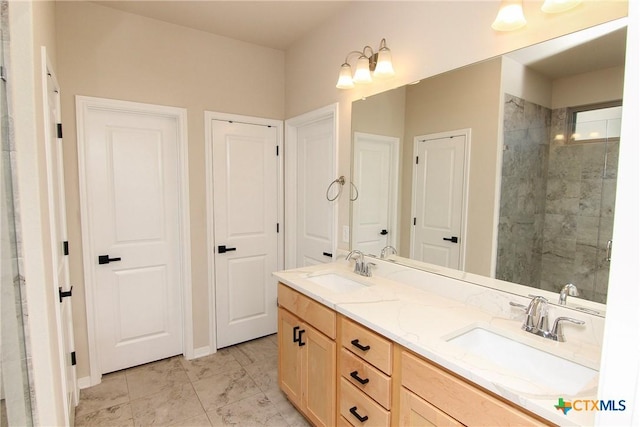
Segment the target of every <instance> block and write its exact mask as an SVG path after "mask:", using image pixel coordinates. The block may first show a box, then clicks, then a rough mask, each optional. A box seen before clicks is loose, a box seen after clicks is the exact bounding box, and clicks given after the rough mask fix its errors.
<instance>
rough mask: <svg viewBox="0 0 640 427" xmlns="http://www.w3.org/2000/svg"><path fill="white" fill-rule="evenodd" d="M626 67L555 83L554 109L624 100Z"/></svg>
mask: <svg viewBox="0 0 640 427" xmlns="http://www.w3.org/2000/svg"><path fill="white" fill-rule="evenodd" d="M623 86H624V67H614V68H605V69H603V70H597V71H593V72H590V73H584V74H578V75H575V76H570V77H566V78H561V79H556V80H554V81H553V89H552V90H553V95H552V108H561V107H576V106H579V105H588V104H596V103H598V102H606V101H615V100H618V99H622V94H623V91H624V90H623Z"/></svg>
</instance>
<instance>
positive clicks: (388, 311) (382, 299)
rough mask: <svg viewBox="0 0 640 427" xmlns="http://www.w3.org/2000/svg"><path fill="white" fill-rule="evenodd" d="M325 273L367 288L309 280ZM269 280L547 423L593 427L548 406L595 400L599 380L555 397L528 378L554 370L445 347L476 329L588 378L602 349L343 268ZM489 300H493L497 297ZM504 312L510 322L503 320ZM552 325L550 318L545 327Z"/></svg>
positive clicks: (579, 415)
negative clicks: (582, 370)
mask: <svg viewBox="0 0 640 427" xmlns="http://www.w3.org/2000/svg"><path fill="white" fill-rule="evenodd" d="M327 273H337V274H339V275H340V276H342V277H347V278H350V279H352V280H355V281H357V282H360V283H362V284H365V285H368V286H363V287H361V288H359V289H355V290H350V291H347V292H336V291H333V290H330V289H328V288H327V287H325V286H322V285H319V284H316V283H314V282H313V281H312V280H310V278H311V277H313V276H318V275H321V274H327ZM409 274H411V273H410V272H409ZM422 274H425V275H427V276H425V278H426V280H433V281H436V282H437V281H438V280H439V278H438V277H437V276H436V275H430V273H426V272H423V273H422ZM274 276H275V277H276V278H278V280H279V281H281V282H282V283H284V284H286V285H288V286H290V287H292V288H293V289H295V290H297V291H299V292H301V293H303V294H304V295H306V296H308V297H310V298H312V299H314V300H316V301H318V302H320V303H322V304H324V305H325V306H327V307H329V308H331V309H333V310H335V311H337V312H338V313H341V314H343V315H345V316H346V317H349V318H351V319H353V320H355V321H357V322H359V323H361V324H363V325H365V326H367V327H368V328H370V329H372V330H374V331H376V332H378V333H379V334H381V335H383V336H385V337H387V338H389V339H391V340H392V341H394V342H396V343H398V344H400V345H402V346H404V347H406V348H408V349H410V350H412V351H414V352H416V353H417V354H420V355H421V356H423V357H425V358H427V359H429V360H431V361H433V362H435V363H437V364H439V365H441V366H443V367H445V368H447V369H449V370H450V371H452V372H455V373H456V374H458V375H460V376H462V377H464V378H466V379H468V380H469V381H471V382H473V383H475V384H477V385H479V386H481V387H483V388H485V389H487V390H490V391H492V392H493V393H496V394H498V395H500V396H502V397H504V398H505V399H507V400H509V401H511V402H513V403H515V404H517V405H519V406H521V407H523V408H526V409H528V410H529V411H531V412H533V413H535V414H538V415H540V416H541V417H543V418H545V419H547V420H549V421H551V422H552V423H555V424H559V425H578V426H587V425H593V423H594V418H595V415H594V412H590V411H575V410H570V411H569V412H568V413H567V414H566V415H565V414H563V413H562V412H561V411H559V410H557V409H556V408H555V407H554V405H556V404H557V403H558V398H560V397H562V398H564V400H565V401H573V400H583V399H584V400H594V399H597V397H596V395H597V385H598V375H595V377H594V378H593V379H592V380H590V381H588V382H586V383H585V384H584V385H581V387H580V390H579V391H577V392H575V393H572V394H568V393H566V392H564V394H563V392H562V391H561V390H556V389H554V388H553V387H550V386H545V385H543V384H540V383H536V381H534V380H532V379H531V378H532V377H531V372H532V371H537V372H538V374H539V375H543V376H544V375H549V376H550V378H552V377H553V376H554V375H556V374H557V373H556V372H553V370H549V371H547V369H548V367H545V366H540V367H538V368H537V369H532V368H531V367H529V368H526V366H525V364H523V369H521V370H514V369H509V368H505V367H504V366H503V365H501V364H497V363H494V362H492V361H491V360H489V359H488V358H484V357H479V356H476V355H474V354H471V353H469V352H467V351H465V349H464V348H462V347H460V346H458V345H455V344H452V343H450V342H447V340H449V339H451V338H453V337H456V336H458V335H461V334H462V333H464V332H465V331H468V330H471V329H473V328H475V327H481V328H483V329H488V330H490V331H492V332H494V333H497V334H499V335H502V336H504V337H508V338H511V339H514V340H516V341H518V342H520V343H523V344H526V345H528V346H530V347H534V348H537V349H540V350H542V351H545V352H546V353H551V354H554V355H557V356H560V357H562V358H565V359H568V360H572V361H574V362H577V363H579V364H581V365H583V366H586V367H588V368H591V369H594V370H598V369H599V363H600V347H599V346H597V345H593V344H590V343H588V342H587V343H585V342H580V341H579V340H576V339H574V336H575V335H572V336H571V338H572V339H569V338H568V339H567V342H563V343H560V342H554V341H551V340H548V339H544V338H541V337H538V336H535V335H533V334H530V333H527V332H524V331H522V330H521V329H520V326H521V324H522V319H523V316H524V314H523V313H521V312H518V310H517V309H513V308H505V307H501V310H503V312H498V313H496V312H492V311H491V310H490V309H484V308H483V307H478V306H477V305H470V304H468V303H466V302H465V301H460V300H457V299H454V298H447V297H443V296H442V295H441V293H439V292H430V291H427V290H425V289H421V288H418V287H415V286H412V285H408V284H404V283H400V282H399V281H396V280H390V279H389V278H386V277H383V276H376V273H375V272H374V277H371V278H369V277H363V276H359V275H356V274H354V273H353V272H352V266H350V265H349V264H348V263H347V262H345V261H339V262H334V263H331V264H322V265H316V266H312V267H305V268H299V269H295V270H287V271H280V272H276V273H274ZM429 276H433V277H429ZM465 286H475V285H472V284H465ZM493 292H494V293H495V292H499V291H493ZM485 293H486V292H485ZM487 295H489V296H488V298H492V296H491V295H490V294H487ZM503 296H504V297H506V299H504V300H501V301H500V305H501V306H502V305H507V306H508V301H509V300H513V301H518V302H522V301H519V300H518V299H517V298H516V297H515V296H514V297H511V296H510V295H501V296H500V297H501V298H502V297H503ZM493 299H494V300H495V295H494V296H493ZM494 303H495V301H494ZM488 305H491V304H488ZM505 312H508V313H511V315H505V314H504V313H505ZM553 319H554V318H553V317H550V321H553ZM538 369H539V371H538Z"/></svg>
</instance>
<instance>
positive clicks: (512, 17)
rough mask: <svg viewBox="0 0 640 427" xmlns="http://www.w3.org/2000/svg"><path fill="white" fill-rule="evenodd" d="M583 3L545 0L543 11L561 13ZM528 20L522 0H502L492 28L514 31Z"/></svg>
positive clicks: (580, 1) (567, 0)
mask: <svg viewBox="0 0 640 427" xmlns="http://www.w3.org/2000/svg"><path fill="white" fill-rule="evenodd" d="M580 3H582V0H544V3H543V4H542V7H541V9H542V11H543V12H544V13H561V12H566V11H567V10H569V9H573V8H574V7H576V6H578V5H579V4H580ZM526 24H527V20H526V19H525V17H524V12H523V10H522V0H502V2H500V9H498V15H497V16H496V20H495V21H493V24H491V28H493V29H494V30H496V31H513V30H517V29H519V28H522V27H524V26H525V25H526Z"/></svg>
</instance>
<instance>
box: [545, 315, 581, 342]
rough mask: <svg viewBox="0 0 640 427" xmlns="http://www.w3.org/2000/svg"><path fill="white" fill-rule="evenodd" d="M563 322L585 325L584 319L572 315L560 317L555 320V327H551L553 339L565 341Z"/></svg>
mask: <svg viewBox="0 0 640 427" xmlns="http://www.w3.org/2000/svg"><path fill="white" fill-rule="evenodd" d="M561 322H570V323H573V324H575V325H584V320H578V319H574V318H572V317H558V318H557V319H556V320H555V321H554V322H553V327H552V328H551V332H550V335H551V339H552V340H554V341H560V342H564V341H565V339H564V333H563V332H562V323H561Z"/></svg>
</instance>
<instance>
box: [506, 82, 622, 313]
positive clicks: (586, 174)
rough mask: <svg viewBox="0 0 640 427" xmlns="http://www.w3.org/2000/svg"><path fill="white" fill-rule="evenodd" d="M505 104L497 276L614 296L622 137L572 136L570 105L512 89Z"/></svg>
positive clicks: (599, 298) (600, 299)
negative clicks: (587, 139) (549, 103)
mask: <svg viewBox="0 0 640 427" xmlns="http://www.w3.org/2000/svg"><path fill="white" fill-rule="evenodd" d="M504 111H505V113H504V151H503V166H502V184H501V198H500V217H499V230H498V254H497V264H496V277H497V278H498V279H502V280H507V281H510V282H515V283H520V284H524V285H528V286H531V287H536V288H542V289H545V290H549V291H553V292H559V290H560V288H561V287H562V286H564V284H566V283H573V284H575V285H576V286H577V287H578V289H579V291H580V294H581V297H582V298H586V299H589V300H594V301H597V302H603V303H604V302H606V295H607V286H608V277H609V262H608V261H607V260H606V256H607V242H608V240H609V239H610V238H611V236H612V232H613V214H614V203H615V191H616V178H617V164H618V141H607V142H594V143H575V142H570V143H567V142H566V141H567V140H568V139H567V136H568V134H569V132H568V130H567V109H566V108H559V109H555V110H553V111H552V110H550V109H548V108H545V107H542V106H540V105H536V104H534V103H532V102H529V101H526V100H524V99H522V98H518V97H515V96H512V95H509V94H505V108H504ZM557 136H561V137H557Z"/></svg>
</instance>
